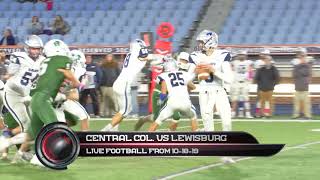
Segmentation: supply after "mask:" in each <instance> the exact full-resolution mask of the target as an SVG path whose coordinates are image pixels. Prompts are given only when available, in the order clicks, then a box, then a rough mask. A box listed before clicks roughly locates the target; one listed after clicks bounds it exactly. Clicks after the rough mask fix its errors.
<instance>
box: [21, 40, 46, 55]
mask: <svg viewBox="0 0 320 180" xmlns="http://www.w3.org/2000/svg"><path fill="white" fill-rule="evenodd" d="M24 44H25V47H24V50H25V52H26V53H28V56H29V57H30V58H31V59H34V60H35V59H37V58H38V57H39V56H40V54H41V51H42V48H43V42H42V40H41V38H40V37H39V36H37V35H30V36H27V39H26V40H25V41H24Z"/></svg>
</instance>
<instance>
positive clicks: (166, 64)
mask: <svg viewBox="0 0 320 180" xmlns="http://www.w3.org/2000/svg"><path fill="white" fill-rule="evenodd" d="M178 69H179V67H178V64H177V62H176V61H175V59H173V57H172V56H170V55H167V56H164V57H163V70H164V71H165V72H171V71H177V70H178Z"/></svg>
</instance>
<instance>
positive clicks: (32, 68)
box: [5, 52, 45, 96]
mask: <svg viewBox="0 0 320 180" xmlns="http://www.w3.org/2000/svg"><path fill="white" fill-rule="evenodd" d="M44 59H45V58H44V57H43V56H39V58H38V59H37V60H36V61H34V60H32V59H31V58H30V57H29V56H28V54H27V53H26V52H15V53H12V54H11V56H10V64H9V66H8V73H9V74H10V75H12V76H11V77H10V78H9V79H8V80H7V83H6V84H5V91H6V92H8V91H10V92H13V93H16V94H18V95H21V96H27V95H29V93H30V89H31V87H32V85H33V83H35V82H36V80H37V79H38V77H39V70H40V64H41V62H42V61H43V60H44Z"/></svg>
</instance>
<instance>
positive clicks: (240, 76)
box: [230, 51, 253, 118]
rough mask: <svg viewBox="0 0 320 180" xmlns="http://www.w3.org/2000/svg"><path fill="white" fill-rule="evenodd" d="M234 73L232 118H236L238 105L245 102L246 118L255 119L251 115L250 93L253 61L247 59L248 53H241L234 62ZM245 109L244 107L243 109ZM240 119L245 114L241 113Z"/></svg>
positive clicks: (231, 93) (239, 114)
mask: <svg viewBox="0 0 320 180" xmlns="http://www.w3.org/2000/svg"><path fill="white" fill-rule="evenodd" d="M232 68H233V71H234V73H235V74H234V77H235V78H234V81H233V83H232V84H231V91H230V95H231V100H232V117H235V116H236V112H237V107H238V103H239V102H240V101H242V102H244V109H245V117H246V118H253V117H252V116H251V113H250V99H249V91H250V84H251V81H252V78H253V72H252V61H250V60H248V59H247V52H246V51H241V52H239V53H238V55H237V59H236V60H234V61H232ZM242 108H243V107H242ZM238 116H239V117H243V114H242V113H241V112H240V111H239V112H238Z"/></svg>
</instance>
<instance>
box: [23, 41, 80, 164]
mask: <svg viewBox="0 0 320 180" xmlns="http://www.w3.org/2000/svg"><path fill="white" fill-rule="evenodd" d="M43 52H44V54H45V56H46V57H47V59H46V60H44V61H43V63H42V64H41V67H40V73H39V79H38V81H37V84H36V87H35V89H33V90H32V91H31V93H30V95H31V96H32V99H31V102H30V106H31V112H32V115H31V125H30V127H29V129H28V137H27V139H26V142H25V143H23V144H22V146H21V148H20V150H19V151H20V152H25V151H26V150H27V149H28V148H29V141H31V140H33V139H34V138H35V137H36V136H37V134H38V133H39V131H40V129H41V128H42V127H43V125H47V124H50V123H53V122H57V121H58V118H57V116H56V114H55V110H54V108H53V104H52V103H53V100H54V99H55V97H56V95H57V93H58V91H59V88H60V86H61V85H62V83H63V82H64V81H65V80H67V81H69V82H70V83H71V84H72V85H73V86H74V87H77V86H79V85H80V82H79V81H78V80H77V79H76V78H75V76H74V75H73V73H72V72H71V70H70V68H71V60H70V58H69V57H70V50H69V48H68V46H67V45H66V44H65V43H64V42H62V41H61V40H58V39H52V40H50V41H48V42H47V43H46V44H45V46H44V49H43ZM18 153H19V152H18ZM30 162H31V163H33V164H37V165H40V164H41V163H40V162H39V160H38V159H37V157H36V156H34V157H33V158H32V160H31V161H30Z"/></svg>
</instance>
